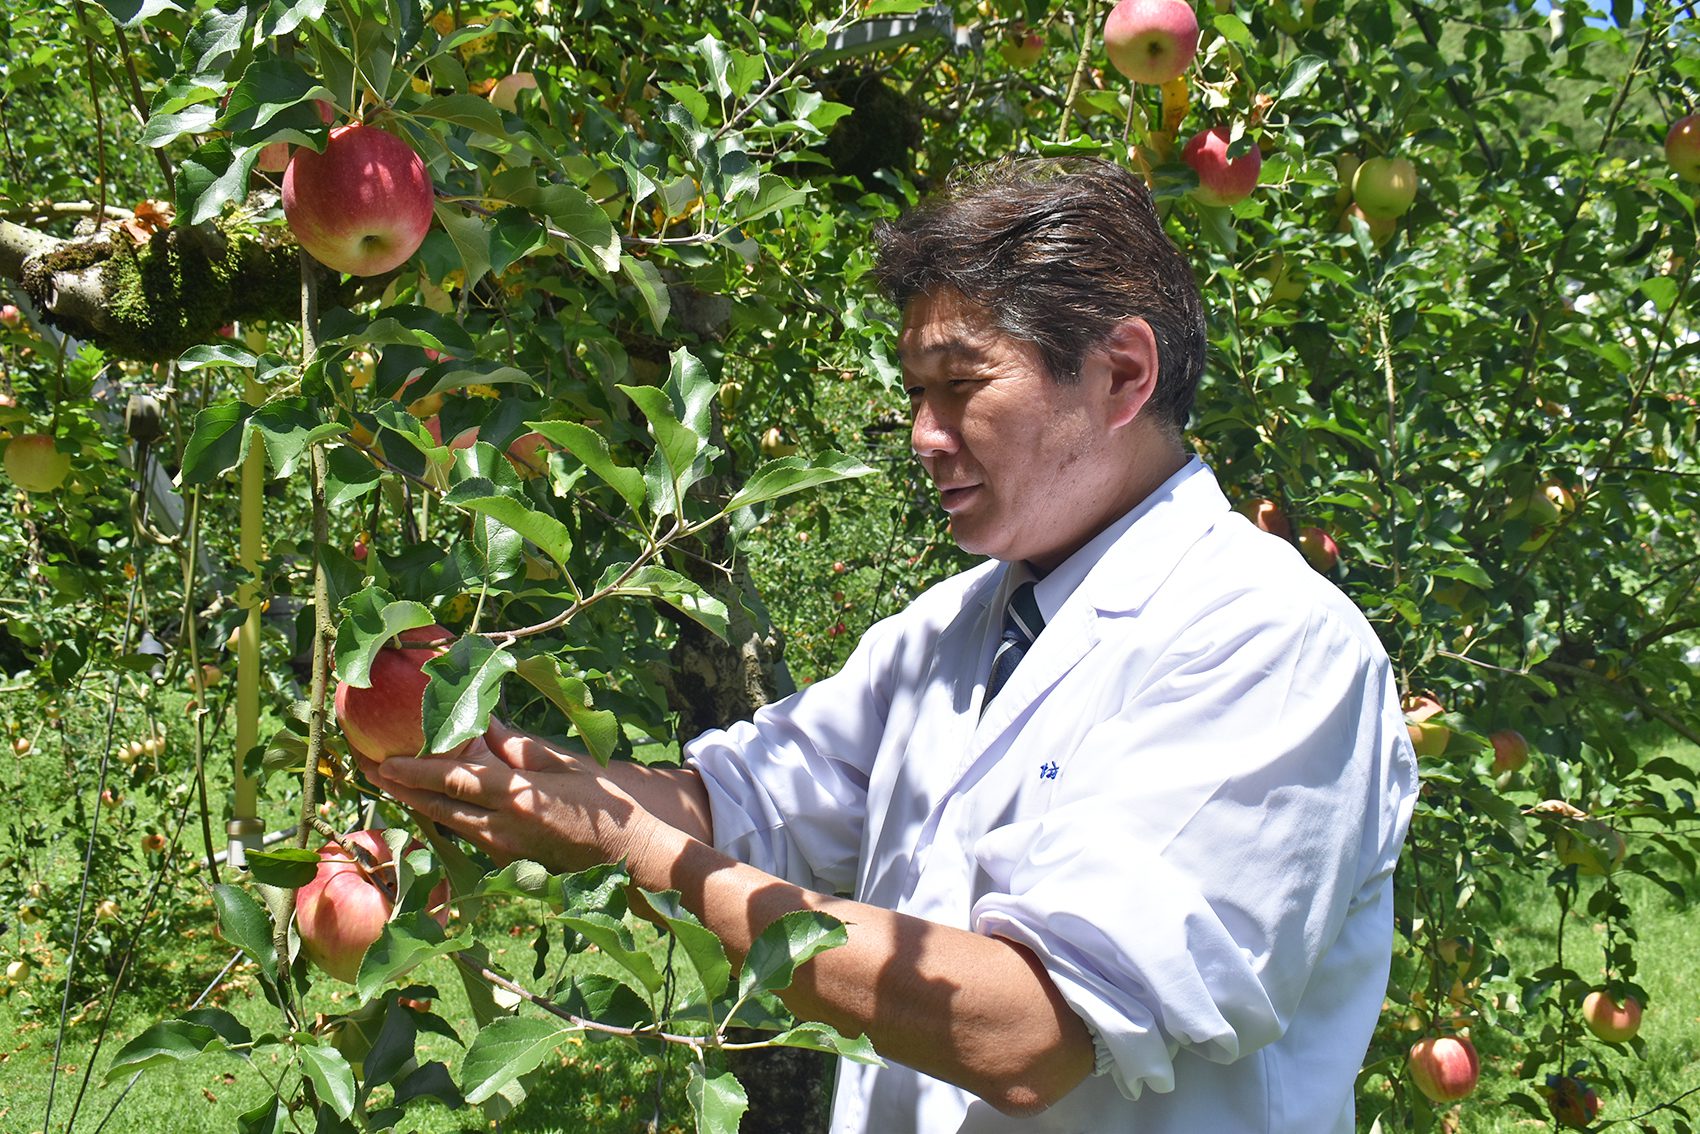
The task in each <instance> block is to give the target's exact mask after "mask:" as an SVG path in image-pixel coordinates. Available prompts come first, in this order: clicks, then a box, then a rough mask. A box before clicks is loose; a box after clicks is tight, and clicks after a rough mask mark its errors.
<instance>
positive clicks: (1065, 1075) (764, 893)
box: [628, 828, 1093, 1113]
mask: <svg viewBox="0 0 1700 1134" xmlns="http://www.w3.org/2000/svg"><path fill="white" fill-rule="evenodd" d="M628 867H629V869H630V870H631V871H632V874H633V877H634V878H635V880H636V881H637V882H638V884H639V885H642V886H645V887H648V888H651V889H673V890H678V891H679V892H680V893H681V895H682V896H683V898H684V901H685V904H686V905H687V906H688V907H690V908H691V909H692V910H693V911H695V912H696V914H697V915H698V916H699V917H701V918H702V919H703V921H704V923H705V924H707V925H708V926H709V928H711V929H713V930H714V931H715V933H717V934H718V935H719V936H720V938H721V940H722V942H724V944H725V945H726V948H727V951H728V953H729V954H730V955H731V956H732V957H733V959H734V960H735V961H738V962H741V961H742V959H743V958H744V956H745V955H746V954H747V953H748V952H749V948H750V945H751V943H752V942H753V941H754V940H755V938H756V936H757V935H758V934H759V933H760V932H761V931H762V930H763V929H764V928H766V927H767V926H768V925H769V924H770V923H771V922H773V921H774V920H775V919H777V918H779V917H780V916H781V915H783V914H786V913H790V912H792V911H794V910H801V909H814V910H819V911H821V912H824V913H827V914H830V915H832V916H833V917H836V918H838V919H839V920H840V921H842V922H844V923H845V925H846V927H847V928H848V930H849V942H848V943H847V944H845V945H843V946H841V947H839V948H836V949H831V950H828V951H827V952H825V953H823V954H821V955H819V956H817V957H816V958H815V959H814V960H813V961H811V962H809V963H808V964H807V965H804V966H803V967H802V968H801V969H799V970H798V972H797V975H796V979H795V981H794V983H793V984H792V986H791V988H789V989H788V990H786V991H785V992H784V993H783V994H782V999H784V1001H785V1002H786V1004H787V1006H788V1007H790V1008H791V1010H792V1011H793V1012H795V1013H796V1014H797V1015H799V1016H800V1017H802V1018H804V1019H811V1020H820V1021H823V1022H825V1023H828V1024H831V1025H832V1026H834V1027H835V1028H837V1029H838V1030H839V1031H841V1032H843V1033H845V1034H847V1035H856V1034H865V1035H867V1036H868V1037H869V1038H870V1039H871V1040H872V1042H873V1044H874V1046H875V1048H876V1049H877V1050H878V1051H879V1052H880V1054H881V1055H882V1056H884V1057H885V1058H887V1059H892V1060H895V1061H897V1062H899V1063H903V1064H905V1065H907V1066H910V1067H913V1068H915V1069H916V1070H919V1071H922V1072H924V1073H926V1074H929V1075H933V1076H935V1077H937V1078H940V1079H945V1080H947V1081H949V1082H952V1083H955V1084H957V1085H958V1086H961V1087H965V1088H967V1089H968V1090H970V1091H973V1092H974V1093H975V1094H976V1095H979V1096H980V1097H981V1098H983V1099H985V1100H986V1101H987V1102H989V1103H991V1104H992V1105H993V1106H995V1107H997V1108H998V1109H999V1110H1001V1111H1004V1112H1006V1113H1034V1112H1036V1111H1039V1110H1043V1109H1044V1108H1045V1107H1047V1106H1049V1105H1050V1104H1051V1103H1053V1102H1055V1101H1056V1100H1057V1099H1059V1098H1061V1097H1062V1096H1063V1095H1064V1094H1066V1093H1067V1092H1068V1091H1069V1090H1071V1089H1072V1088H1073V1087H1074V1086H1075V1085H1076V1084H1078V1083H1079V1082H1080V1081H1081V1080H1082V1079H1084V1078H1085V1077H1086V1076H1087V1075H1088V1074H1089V1073H1090V1072H1091V1070H1092V1064H1093V1052H1092V1041H1091V1038H1090V1036H1089V1035H1088V1033H1087V1031H1086V1027H1085V1025H1084V1024H1083V1023H1082V1022H1081V1020H1080V1018H1079V1017H1078V1016H1077V1015H1075V1013H1074V1012H1073V1011H1072V1010H1071V1009H1070V1008H1069V1007H1068V1005H1067V1003H1066V1002H1064V1000H1063V999H1062V996H1061V995H1060V994H1059V993H1058V992H1057V990H1056V987H1055V985H1053V984H1052V983H1051V981H1050V978H1049V977H1048V976H1047V975H1046V973H1045V971H1044V969H1043V967H1042V966H1041V965H1040V964H1039V961H1038V960H1037V958H1035V957H1034V956H1033V954H1032V953H1031V952H1029V951H1028V950H1027V949H1025V948H1023V947H1022V946H1019V945H1016V944H1015V943H1013V942H1010V941H1007V940H1004V939H1002V938H997V937H987V936H983V935H981V934H976V933H971V932H969V931H967V930H961V929H954V928H951V927H948V926H942V925H938V924H936V923H934V922H929V921H926V920H923V919H921V918H916V917H911V916H908V915H906V914H900V913H896V912H893V911H891V910H887V909H882V908H880V907H877V906H869V905H865V904H863V903H860V902H854V901H850V900H848V899H843V898H833V897H828V896H826V895H822V894H818V893H815V892H814V891H811V890H807V889H804V888H802V887H800V886H795V885H792V884H790V883H788V882H785V881H783V880H782V879H779V878H776V877H774V876H773V875H770V874H767V873H765V872H763V871H760V870H757V869H756V868H754V867H752V866H748V865H746V864H744V863H740V862H738V861H736V860H735V859H732V858H729V857H727V856H726V855H724V854H721V853H720V852H719V851H716V850H714V849H713V848H712V847H710V846H707V845H705V844H704V843H703V842H701V841H699V840H697V839H694V838H691V837H689V836H688V835H687V834H686V833H685V832H684V831H681V830H679V829H677V828H657V829H655V830H654V831H653V832H652V833H651V835H650V837H649V838H648V839H646V840H645V841H644V842H642V843H641V844H638V845H634V846H633V848H632V850H631V854H630V856H629V857H628Z"/></svg>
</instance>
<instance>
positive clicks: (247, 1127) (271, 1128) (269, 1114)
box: [236, 1095, 289, 1134]
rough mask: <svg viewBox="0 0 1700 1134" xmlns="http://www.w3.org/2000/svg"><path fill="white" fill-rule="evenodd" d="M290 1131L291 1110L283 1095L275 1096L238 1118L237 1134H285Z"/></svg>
mask: <svg viewBox="0 0 1700 1134" xmlns="http://www.w3.org/2000/svg"><path fill="white" fill-rule="evenodd" d="M288 1129H289V1108H288V1107H286V1106H284V1104H283V1097H282V1096H281V1095H273V1096H272V1097H271V1098H269V1099H266V1100H264V1101H263V1102H261V1103H260V1104H259V1105H258V1106H256V1107H255V1108H254V1109H253V1110H249V1111H244V1112H243V1113H241V1114H239V1115H237V1116H236V1134H284V1131H286V1130H288Z"/></svg>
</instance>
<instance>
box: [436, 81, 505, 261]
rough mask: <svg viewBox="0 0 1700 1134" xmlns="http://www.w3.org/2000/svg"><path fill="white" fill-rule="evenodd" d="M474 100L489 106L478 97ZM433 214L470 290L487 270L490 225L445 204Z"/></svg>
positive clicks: (438, 207)
mask: <svg viewBox="0 0 1700 1134" xmlns="http://www.w3.org/2000/svg"><path fill="white" fill-rule="evenodd" d="M474 101H475V102H480V103H484V105H485V106H488V105H489V103H487V102H485V100H484V99H481V98H480V99H474ZM436 213H437V221H438V223H440V224H441V225H442V226H443V231H444V232H446V233H448V234H449V239H450V240H451V241H453V242H454V246H455V251H456V252H458V253H460V264H461V268H462V269H463V270H464V271H465V272H466V286H468V287H471V286H472V285H473V284H475V283H477V282H478V281H479V280H481V279H483V278H484V274H485V273H486V272H488V271H489V270H490V231H491V228H492V225H491V223H490V222H489V221H488V220H486V219H484V218H483V217H479V216H471V215H468V214H467V213H464V212H462V211H461V210H459V209H457V208H453V207H451V206H448V205H441V204H439V205H438V206H437V207H436Z"/></svg>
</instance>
